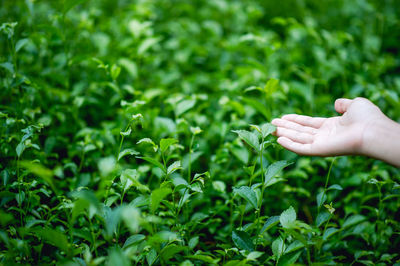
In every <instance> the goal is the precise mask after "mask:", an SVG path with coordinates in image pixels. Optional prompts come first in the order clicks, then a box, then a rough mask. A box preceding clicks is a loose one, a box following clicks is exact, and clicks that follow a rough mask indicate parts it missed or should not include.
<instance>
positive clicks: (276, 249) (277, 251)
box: [271, 237, 285, 259]
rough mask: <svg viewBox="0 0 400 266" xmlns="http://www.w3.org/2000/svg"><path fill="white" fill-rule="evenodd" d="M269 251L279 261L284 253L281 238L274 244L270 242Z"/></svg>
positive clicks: (283, 244)
mask: <svg viewBox="0 0 400 266" xmlns="http://www.w3.org/2000/svg"><path fill="white" fill-rule="evenodd" d="M271 249H272V253H273V254H274V256H275V258H276V259H279V258H280V257H281V256H282V254H283V252H284V251H285V242H284V241H283V239H282V237H278V238H277V239H275V240H274V242H272V246H271Z"/></svg>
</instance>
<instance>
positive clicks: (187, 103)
mask: <svg viewBox="0 0 400 266" xmlns="http://www.w3.org/2000/svg"><path fill="white" fill-rule="evenodd" d="M195 104H196V100H183V101H181V102H179V103H178V104H177V105H176V108H175V113H176V116H180V115H182V114H183V113H185V112H187V111H189V110H190V109H192V108H193V107H194V106H195Z"/></svg>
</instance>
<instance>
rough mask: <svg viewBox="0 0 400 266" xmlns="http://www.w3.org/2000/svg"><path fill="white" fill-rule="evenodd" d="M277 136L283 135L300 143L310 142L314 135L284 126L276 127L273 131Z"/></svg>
mask: <svg viewBox="0 0 400 266" xmlns="http://www.w3.org/2000/svg"><path fill="white" fill-rule="evenodd" d="M275 134H276V136H278V137H285V138H288V139H291V140H292V141H295V142H299V143H302V144H307V143H312V142H313V141H314V136H313V135H311V134H309V133H303V132H298V131H295V130H292V129H287V128H284V127H278V128H277V129H276V132H275Z"/></svg>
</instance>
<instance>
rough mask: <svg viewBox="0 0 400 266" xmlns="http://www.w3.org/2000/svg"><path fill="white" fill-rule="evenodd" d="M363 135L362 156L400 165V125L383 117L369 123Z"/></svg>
mask: <svg viewBox="0 0 400 266" xmlns="http://www.w3.org/2000/svg"><path fill="white" fill-rule="evenodd" d="M362 134H363V137H362V143H361V148H360V154H361V155H365V156H370V157H373V158H376V159H380V160H384V161H386V162H389V163H391V164H393V165H396V166H399V165H400V154H399V153H400V152H399V151H400V124H398V123H396V122H395V121H393V120H391V119H390V118H388V117H386V116H382V117H380V118H379V119H375V120H374V121H371V122H369V123H368V124H367V125H366V126H365V128H364V130H363V133H362Z"/></svg>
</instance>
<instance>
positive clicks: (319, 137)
mask: <svg viewBox="0 0 400 266" xmlns="http://www.w3.org/2000/svg"><path fill="white" fill-rule="evenodd" d="M347 120H348V118H347V117H345V116H336V117H331V118H313V117H308V116H301V115H286V116H284V117H283V119H277V120H274V124H275V125H276V126H278V130H277V132H276V134H277V135H278V136H280V139H279V142H280V144H282V145H283V146H284V147H285V148H287V149H289V150H291V151H294V152H296V153H298V154H303V155H319V156H331V155H342V154H346V153H349V152H351V151H352V149H353V147H354V146H356V145H357V143H358V139H359V138H358V137H357V136H358V132H359V129H358V128H357V127H356V126H354V123H348V122H349V121H347Z"/></svg>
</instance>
